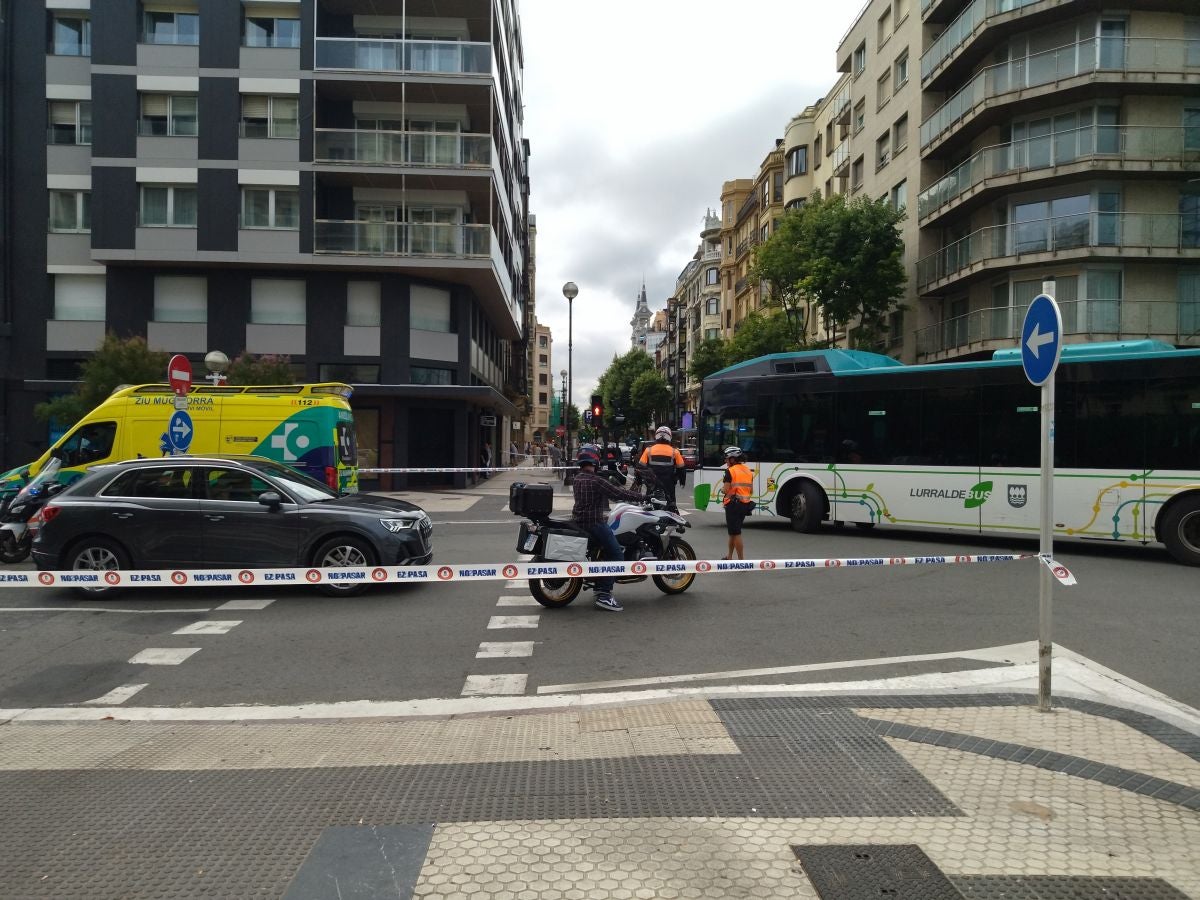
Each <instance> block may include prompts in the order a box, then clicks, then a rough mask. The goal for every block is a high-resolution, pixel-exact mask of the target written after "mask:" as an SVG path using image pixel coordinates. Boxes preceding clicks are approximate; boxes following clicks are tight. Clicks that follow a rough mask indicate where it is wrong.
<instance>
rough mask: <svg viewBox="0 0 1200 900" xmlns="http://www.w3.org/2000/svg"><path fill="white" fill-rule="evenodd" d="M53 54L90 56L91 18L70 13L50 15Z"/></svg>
mask: <svg viewBox="0 0 1200 900" xmlns="http://www.w3.org/2000/svg"><path fill="white" fill-rule="evenodd" d="M49 53H50V54H51V55H53V56H91V55H92V20H91V19H90V18H88V17H87V16H80V15H72V14H70V13H65V12H64V13H52V14H51V16H50V47H49Z"/></svg>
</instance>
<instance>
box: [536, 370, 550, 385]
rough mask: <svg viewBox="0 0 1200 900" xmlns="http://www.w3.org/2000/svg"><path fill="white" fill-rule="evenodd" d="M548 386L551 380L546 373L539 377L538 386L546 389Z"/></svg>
mask: <svg viewBox="0 0 1200 900" xmlns="http://www.w3.org/2000/svg"><path fill="white" fill-rule="evenodd" d="M548 384H550V378H549V376H548V375H547V374H546V373H545V372H543V373H542V374H541V375H539V376H538V386H539V387H546V386H547V385H548Z"/></svg>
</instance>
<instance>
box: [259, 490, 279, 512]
mask: <svg viewBox="0 0 1200 900" xmlns="http://www.w3.org/2000/svg"><path fill="white" fill-rule="evenodd" d="M258 502H259V503H261V504H262V505H263V506H266V507H268V508H270V509H279V507H280V506H282V505H283V498H282V497H281V496H279V494H278V493H276V492H275V491H263V492H262V493H261V494H259V495H258Z"/></svg>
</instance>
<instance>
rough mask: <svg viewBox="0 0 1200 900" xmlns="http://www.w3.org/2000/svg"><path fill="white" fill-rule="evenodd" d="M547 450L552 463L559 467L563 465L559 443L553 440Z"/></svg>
mask: <svg viewBox="0 0 1200 900" xmlns="http://www.w3.org/2000/svg"><path fill="white" fill-rule="evenodd" d="M547 450H548V452H549V454H550V465H551V466H553V467H554V468H555V469H557V468H558V467H559V466H561V465H562V451H560V450H559V449H558V444H556V443H554V441H551V442H550V443H549V444H548V445H547Z"/></svg>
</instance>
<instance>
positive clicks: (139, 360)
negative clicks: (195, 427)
mask: <svg viewBox="0 0 1200 900" xmlns="http://www.w3.org/2000/svg"><path fill="white" fill-rule="evenodd" d="M167 359H168V356H167V354H166V353H162V352H160V351H157V350H151V349H150V348H149V347H148V346H147V344H146V339H145V338H143V337H130V338H119V337H117V336H116V335H115V334H113V333H112V332H109V333H108V334H106V335H105V336H104V340H103V341H101V343H100V346H99V347H97V348H96V350H95V352H93V353H92V355H91V357H90V358H89V359H88V360H87V361H85V362H84V364H83V366H82V367H81V368H80V371H79V383H78V385H76V387H75V391H74V393H71V394H64V395H63V396H61V397H55V398H53V399H51V400H48V401H46V402H45V403H39V404H38V405H37V406H36V407H34V414H35V415H36V416H37V417H38V419H40V420H41V421H43V422H47V421H50V420H51V419H53V420H54V421H55V423H57V424H58V425H59V426H61V427H62V428H63V429H69V428H70V427H71V426H73V425H74V424H75V423H76V422H78V421H79V420H80V419H82V418H83V417H84V416H85V415H87V414H88V413H89V412H91V411H92V410H93V409H95V408H96V407H97V406H99V405H100V404H101V403H103V402H104V401H105V400H106V399H107V398H108V396H109V394H111V393H112V392H113V391H114V390H116V389H117V388H118V387H120V386H121V385H127V384H128V385H132V384H162V383H164V382H165V380H166V376H167Z"/></svg>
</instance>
